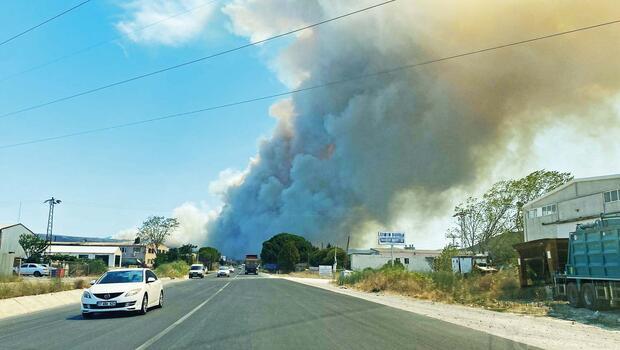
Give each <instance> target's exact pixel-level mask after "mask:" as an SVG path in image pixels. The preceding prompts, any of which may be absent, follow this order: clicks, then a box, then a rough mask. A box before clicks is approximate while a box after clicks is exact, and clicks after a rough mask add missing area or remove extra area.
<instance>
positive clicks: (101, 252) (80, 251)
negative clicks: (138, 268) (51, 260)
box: [45, 244, 123, 267]
mask: <svg viewBox="0 0 620 350" xmlns="http://www.w3.org/2000/svg"><path fill="white" fill-rule="evenodd" d="M45 254H46V255H47V254H51V255H56V254H60V255H71V256H74V257H76V258H78V259H91V260H94V259H99V260H102V261H103V262H104V263H105V264H106V265H107V266H108V267H120V266H121V263H122V256H123V253H122V252H121V249H120V248H119V247H118V246H103V245H71V244H69V245H59V244H52V245H51V246H50V247H49V248H48V250H46V251H45Z"/></svg>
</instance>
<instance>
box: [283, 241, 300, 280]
mask: <svg viewBox="0 0 620 350" xmlns="http://www.w3.org/2000/svg"><path fill="white" fill-rule="evenodd" d="M298 262H299V251H298V250H297V247H296V246H295V243H294V242H293V241H288V242H286V243H284V246H283V247H282V249H281V250H280V254H279V255H278V267H279V268H280V270H281V271H282V272H285V273H286V272H291V271H295V264H297V263H298Z"/></svg>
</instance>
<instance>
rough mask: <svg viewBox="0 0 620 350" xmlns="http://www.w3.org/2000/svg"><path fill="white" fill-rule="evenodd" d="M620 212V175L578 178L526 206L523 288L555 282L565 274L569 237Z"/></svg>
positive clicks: (521, 265)
mask: <svg viewBox="0 0 620 350" xmlns="http://www.w3.org/2000/svg"><path fill="white" fill-rule="evenodd" d="M617 212H620V174H617V175H607V176H597V177H589V178H581V179H574V180H571V181H569V182H567V183H566V184H564V185H562V186H560V187H558V188H556V189H555V190H553V191H550V192H549V193H546V194H544V195H542V196H541V197H539V198H536V199H535V200H533V201H531V202H529V203H527V204H525V205H524V206H523V222H524V240H525V242H523V243H519V244H516V245H515V246H514V247H515V249H516V250H517V252H518V253H519V272H520V274H519V277H520V280H521V286H523V287H525V286H529V285H532V284H535V283H540V282H542V283H551V282H552V281H553V276H554V275H555V274H556V273H557V272H562V271H564V266H565V265H566V260H567V254H568V237H569V235H570V233H571V232H575V227H576V225H577V224H582V223H589V222H593V221H595V220H596V219H598V218H599V217H600V216H601V214H609V213H617Z"/></svg>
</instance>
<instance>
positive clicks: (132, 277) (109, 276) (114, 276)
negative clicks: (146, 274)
mask: <svg viewBox="0 0 620 350" xmlns="http://www.w3.org/2000/svg"><path fill="white" fill-rule="evenodd" d="M142 275H143V273H142V271H141V270H130V271H110V272H108V273H106V274H105V275H104V276H103V277H102V278H101V280H99V282H98V284H108V283H137V282H142Z"/></svg>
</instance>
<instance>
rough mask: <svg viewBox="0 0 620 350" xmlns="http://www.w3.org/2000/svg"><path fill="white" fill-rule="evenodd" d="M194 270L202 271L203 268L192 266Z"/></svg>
mask: <svg viewBox="0 0 620 350" xmlns="http://www.w3.org/2000/svg"><path fill="white" fill-rule="evenodd" d="M191 269H192V270H202V266H200V265H198V266H192V267H191Z"/></svg>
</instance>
